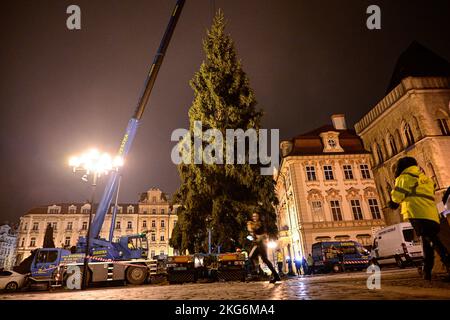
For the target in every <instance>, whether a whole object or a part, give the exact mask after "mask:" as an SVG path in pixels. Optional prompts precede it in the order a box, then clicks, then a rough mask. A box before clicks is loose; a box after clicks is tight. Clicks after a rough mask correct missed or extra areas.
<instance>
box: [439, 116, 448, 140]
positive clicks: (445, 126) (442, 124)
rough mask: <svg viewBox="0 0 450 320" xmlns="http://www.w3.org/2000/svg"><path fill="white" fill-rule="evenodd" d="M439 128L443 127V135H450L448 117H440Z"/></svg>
mask: <svg viewBox="0 0 450 320" xmlns="http://www.w3.org/2000/svg"><path fill="white" fill-rule="evenodd" d="M437 121H438V125H439V129H441V133H442V135H443V136H450V129H449V126H448V120H447V119H438V120H437Z"/></svg>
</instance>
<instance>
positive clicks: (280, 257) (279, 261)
mask: <svg viewBox="0 0 450 320" xmlns="http://www.w3.org/2000/svg"><path fill="white" fill-rule="evenodd" d="M277 268H278V273H279V274H280V275H282V274H283V253H282V252H281V250H280V249H278V250H277Z"/></svg>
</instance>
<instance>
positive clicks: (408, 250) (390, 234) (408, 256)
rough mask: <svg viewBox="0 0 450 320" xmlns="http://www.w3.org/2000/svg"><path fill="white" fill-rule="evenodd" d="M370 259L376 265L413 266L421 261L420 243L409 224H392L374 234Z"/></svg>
mask: <svg viewBox="0 0 450 320" xmlns="http://www.w3.org/2000/svg"><path fill="white" fill-rule="evenodd" d="M370 258H371V261H372V263H375V264H377V265H385V264H397V266H398V267H400V268H404V267H405V266H408V265H409V266H414V265H417V264H418V263H420V262H422V260H423V250H422V243H421V241H420V238H419V237H418V236H417V235H416V233H415V231H414V229H413V227H412V226H411V223H409V222H401V223H398V224H394V225H392V226H388V227H385V228H383V229H381V230H379V231H378V232H377V233H376V234H375V236H374V240H373V246H372V251H371V254H370Z"/></svg>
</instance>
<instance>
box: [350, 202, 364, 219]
mask: <svg viewBox="0 0 450 320" xmlns="http://www.w3.org/2000/svg"><path fill="white" fill-rule="evenodd" d="M350 205H351V207H352V212H353V218H354V219H355V220H363V219H364V218H363V214H362V210H361V204H360V203H359V200H350Z"/></svg>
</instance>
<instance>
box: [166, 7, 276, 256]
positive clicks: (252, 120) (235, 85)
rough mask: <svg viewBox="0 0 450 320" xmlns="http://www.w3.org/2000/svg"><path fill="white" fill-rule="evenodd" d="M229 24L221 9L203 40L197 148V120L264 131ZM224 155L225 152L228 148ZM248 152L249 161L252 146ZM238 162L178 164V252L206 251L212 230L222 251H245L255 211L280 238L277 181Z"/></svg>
mask: <svg viewBox="0 0 450 320" xmlns="http://www.w3.org/2000/svg"><path fill="white" fill-rule="evenodd" d="M225 25H226V23H225V19H224V15H223V13H222V12H221V11H220V10H219V11H218V13H217V14H216V16H215V18H214V20H213V24H212V27H211V29H210V30H209V31H208V32H207V37H206V39H204V41H203V48H204V51H205V53H206V61H203V63H202V64H201V66H200V70H199V71H198V72H197V73H195V75H194V77H193V79H192V80H191V82H190V85H191V87H192V89H193V90H194V100H193V103H192V106H191V108H190V109H189V122H190V133H191V138H190V140H189V141H188V143H190V144H191V145H192V146H193V141H192V137H193V135H194V126H195V123H194V122H196V121H201V125H202V130H203V131H205V130H208V129H217V130H220V132H221V133H222V135H223V137H225V136H226V129H242V130H243V131H246V130H247V129H255V130H259V129H260V123H261V118H262V112H261V111H260V110H257V109H256V99H255V95H254V92H253V91H252V89H251V88H250V84H249V79H248V77H247V75H246V74H245V72H244V70H243V69H242V64H241V62H240V61H239V60H238V58H237V54H236V50H235V48H234V44H233V41H232V39H231V37H230V35H228V34H226V33H225ZM256 132H258V131H256ZM275 147H278V146H275ZM194 148H195V147H194V146H193V147H192V151H191V152H192V153H193V152H194ZM220 151H221V152H222V153H223V154H226V150H225V148H224V149H223V150H220ZM245 152H246V153H247V154H246V155H245V158H246V159H248V158H249V154H248V153H249V150H248V148H246V150H245ZM235 154H236V152H235ZM213 156H214V155H213ZM235 157H237V155H236V156H235ZM235 160H236V159H235ZM234 163H235V164H229V162H228V160H227V161H226V162H225V161H224V164H207V163H201V164H195V163H188V164H184V163H182V164H180V165H179V166H178V171H179V174H180V178H181V186H180V188H179V189H178V191H177V192H176V194H175V196H174V202H176V203H178V204H180V205H181V207H180V208H179V210H178V223H177V224H176V226H175V228H174V230H173V233H172V238H171V240H170V243H171V245H172V246H173V247H174V248H175V249H178V250H179V251H181V252H184V251H185V250H186V249H187V250H189V252H191V253H193V252H207V251H208V229H209V228H210V230H211V232H212V243H213V244H214V246H215V247H216V246H219V245H220V247H221V251H222V252H224V251H233V250H235V249H236V248H237V247H246V246H248V245H250V243H249V241H248V240H246V236H247V235H248V232H247V230H246V222H247V221H248V220H249V219H250V217H251V214H252V213H253V212H258V213H259V214H260V217H261V219H262V221H263V226H264V227H265V229H266V232H267V233H268V234H269V235H271V236H275V235H276V234H277V228H276V214H275V211H274V205H275V204H276V202H277V199H276V196H275V192H274V182H273V179H272V177H271V176H270V175H269V176H268V175H261V173H260V168H261V165H260V164H250V163H248V161H246V163H245V164H236V162H234Z"/></svg>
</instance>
